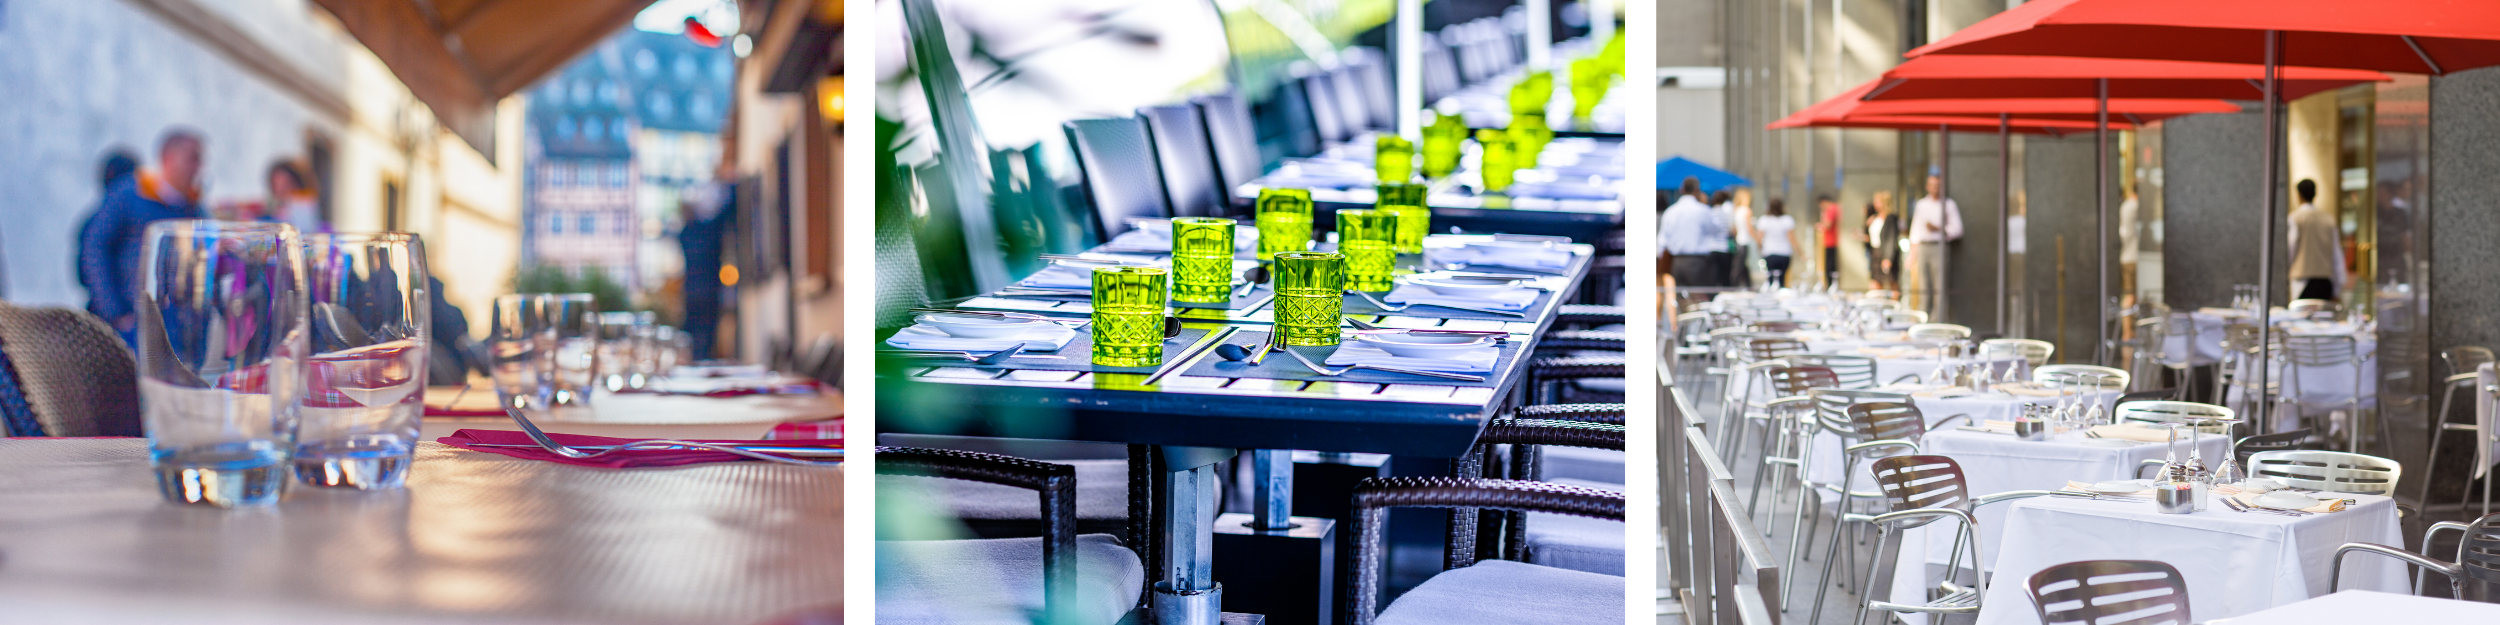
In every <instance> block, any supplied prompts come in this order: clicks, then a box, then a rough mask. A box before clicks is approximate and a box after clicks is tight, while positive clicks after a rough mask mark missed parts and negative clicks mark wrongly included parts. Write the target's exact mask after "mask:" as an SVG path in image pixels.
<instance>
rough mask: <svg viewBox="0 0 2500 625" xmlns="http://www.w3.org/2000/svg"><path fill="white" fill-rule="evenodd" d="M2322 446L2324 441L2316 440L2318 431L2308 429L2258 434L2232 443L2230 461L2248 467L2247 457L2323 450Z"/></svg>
mask: <svg viewBox="0 0 2500 625" xmlns="http://www.w3.org/2000/svg"><path fill="white" fill-rule="evenodd" d="M2324 444H2325V442H2324V441H2320V440H2318V431H2317V430H2313V429H2308V428H2302V429H2298V430H2292V431H2289V432H2276V433H2273V434H2259V435H2256V436H2250V437H2245V438H2241V439H2240V440H2239V442H2235V443H2232V444H2231V459H2232V460H2237V461H2239V463H2240V466H2248V457H2249V456H2254V455H2257V454H2260V453H2264V452H2269V451H2290V450H2299V449H2324V448H2325V447H2323V445H2324Z"/></svg>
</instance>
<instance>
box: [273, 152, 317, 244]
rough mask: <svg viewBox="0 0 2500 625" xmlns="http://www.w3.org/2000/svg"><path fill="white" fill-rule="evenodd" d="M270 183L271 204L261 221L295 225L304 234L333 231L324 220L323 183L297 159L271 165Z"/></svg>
mask: <svg viewBox="0 0 2500 625" xmlns="http://www.w3.org/2000/svg"><path fill="white" fill-rule="evenodd" d="M268 182H269V203H268V204H267V205H266V206H267V207H268V208H267V210H266V211H265V212H263V213H262V214H261V215H260V220H261V221H274V222H279V223H285V224H288V225H292V226H295V231H296V232H299V233H305V234H311V233H315V232H329V231H330V224H327V223H323V222H322V221H321V187H320V183H319V182H318V181H316V180H314V179H313V177H312V174H311V173H310V170H308V169H306V168H305V167H304V165H303V163H300V162H297V161H295V160H294V159H281V160H279V161H278V162H276V163H271V164H270V165H269V180H268Z"/></svg>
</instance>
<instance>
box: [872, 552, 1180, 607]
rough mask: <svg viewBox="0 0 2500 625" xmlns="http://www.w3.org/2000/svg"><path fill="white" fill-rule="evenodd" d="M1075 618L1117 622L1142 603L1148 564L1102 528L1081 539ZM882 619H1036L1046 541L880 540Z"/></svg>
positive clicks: (1040, 593) (1068, 599)
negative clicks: (1102, 530) (1138, 603)
mask: <svg viewBox="0 0 2500 625" xmlns="http://www.w3.org/2000/svg"><path fill="white" fill-rule="evenodd" d="M1076 561H1077V567H1076V568H1077V570H1076V574H1075V575H1074V576H1073V579H1074V580H1075V583H1074V584H1073V586H1074V590H1075V592H1074V593H1073V594H1074V595H1075V596H1074V597H1063V598H1062V599H1061V600H1063V601H1069V602H1071V603H1072V605H1070V606H1068V608H1069V609H1070V610H1072V613H1073V614H1074V615H1075V616H1076V619H1075V620H1074V621H1072V622H1074V623H1104V624H1109V623H1116V622H1119V620H1120V618H1121V617H1123V616H1126V615H1127V614H1128V611H1129V608H1130V607H1132V606H1135V605H1137V598H1138V596H1139V594H1140V593H1142V592H1144V589H1145V585H1146V568H1145V566H1144V565H1143V564H1140V563H1139V562H1138V560H1137V552H1134V551H1130V550H1129V549H1128V548H1127V547H1123V546H1120V542H1119V540H1118V539H1115V538H1112V537H1110V536H1106V535H1102V534H1086V535H1082V536H1078V537H1076ZM876 562H877V622H878V623H880V624H881V625H910V624H923V623H925V624H928V625H940V624H964V623H982V624H987V623H998V624H1001V625H1030V624H1031V623H1032V622H1033V621H1034V620H1035V617H1036V616H1038V615H1039V614H1041V611H1042V539H1040V538H994V539H981V540H881V541H877V560H876Z"/></svg>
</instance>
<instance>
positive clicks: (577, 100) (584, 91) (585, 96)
mask: <svg viewBox="0 0 2500 625" xmlns="http://www.w3.org/2000/svg"><path fill="white" fill-rule="evenodd" d="M586 104H590V81H587V80H576V81H573V105H574V106H581V105H586Z"/></svg>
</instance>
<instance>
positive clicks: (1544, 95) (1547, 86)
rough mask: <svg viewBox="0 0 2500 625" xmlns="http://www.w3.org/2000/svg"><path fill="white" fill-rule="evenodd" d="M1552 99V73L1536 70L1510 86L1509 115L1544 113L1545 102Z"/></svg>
mask: <svg viewBox="0 0 2500 625" xmlns="http://www.w3.org/2000/svg"><path fill="white" fill-rule="evenodd" d="M1553 99H1554V75H1553V74H1552V73H1548V72H1537V73H1533V74H1528V75H1526V76H1522V77H1520V79H1519V82H1516V83H1512V84H1511V86H1510V114H1511V115H1544V114H1545V104H1546V103H1547V102H1550V101H1553Z"/></svg>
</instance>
